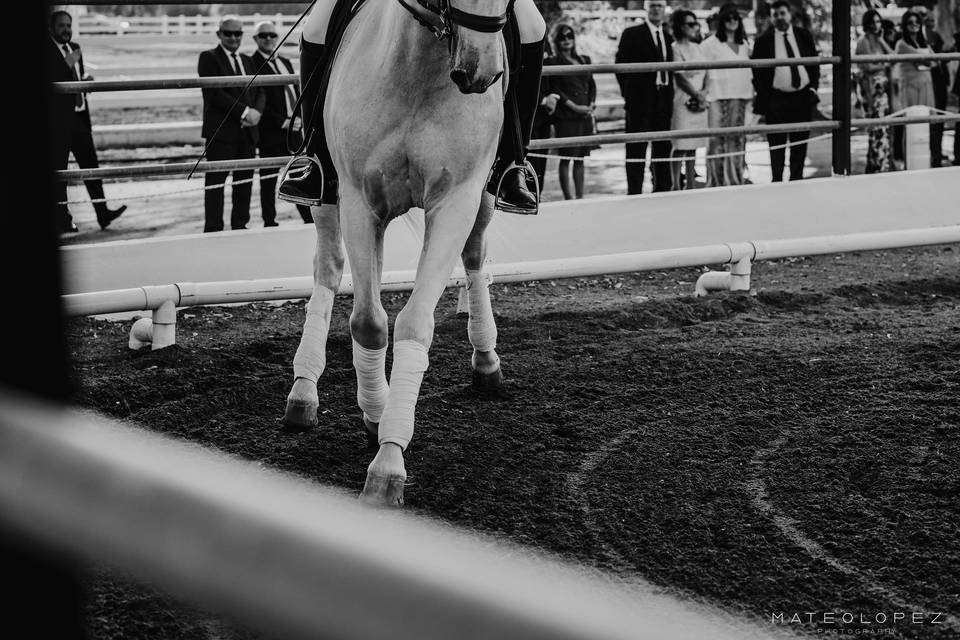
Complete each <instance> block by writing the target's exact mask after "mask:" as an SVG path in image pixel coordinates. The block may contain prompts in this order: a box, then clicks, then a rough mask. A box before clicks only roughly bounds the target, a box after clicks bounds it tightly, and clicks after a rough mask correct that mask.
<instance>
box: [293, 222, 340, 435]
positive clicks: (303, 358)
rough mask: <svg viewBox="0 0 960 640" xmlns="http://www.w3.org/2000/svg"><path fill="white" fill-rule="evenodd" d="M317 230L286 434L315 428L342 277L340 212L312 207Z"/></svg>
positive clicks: (295, 360) (295, 363)
mask: <svg viewBox="0 0 960 640" xmlns="http://www.w3.org/2000/svg"><path fill="white" fill-rule="evenodd" d="M313 222H314V224H315V225H316V227H317V252H316V254H315V255H314V257H313V294H312V295H311V296H310V302H308V303H307V317H306V320H305V321H304V323H303V335H302V336H301V337H300V346H299V347H298V348H297V354H296V355H295V356H294V358H293V377H294V380H293V388H292V389H291V390H290V394H289V395H288V396H287V408H286V412H285V413H284V416H283V428H284V430H286V431H304V430H306V429H309V428H311V427H315V426H316V425H317V407H318V406H319V404H320V401H319V397H318V395H317V381H318V380H319V379H320V375H321V374H322V373H323V369H324V367H325V366H326V361H327V356H326V349H327V332H328V331H329V329H330V314H331V312H332V310H333V298H334V295H335V294H336V292H337V289H339V288H340V278H341V276H342V275H343V250H342V248H341V245H340V208H339V207H337V206H336V205H323V206H321V207H313Z"/></svg>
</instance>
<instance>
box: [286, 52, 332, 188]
mask: <svg viewBox="0 0 960 640" xmlns="http://www.w3.org/2000/svg"><path fill="white" fill-rule="evenodd" d="M325 48H326V47H325V45H322V44H316V43H313V42H309V41H307V40H304V39H303V38H301V39H300V90H301V92H302V94H303V95H302V99H301V111H300V112H301V114H302V116H303V135H304V138H305V139H306V146H305V148H304V155H306V156H307V157H314V158H316V159H318V160H319V161H320V163H321V165H323V171H321V170H320V168H319V167H317V165H316V164H315V163H313V162H310V163H308V164H307V168H306V170H305V171H304V172H303V174H301V175H300V176H298V177H295V178H293V177H288V178H286V179H285V180H284V181H283V182H282V183H281V184H280V188H279V189H278V190H277V197H278V198H280V199H281V200H286V201H287V202H293V203H296V204H303V205H308V206H314V207H316V206H319V205H320V203H321V202H324V203H329V204H336V202H337V181H336V173H335V172H334V171H333V163H332V162H331V161H330V152H329V151H328V150H327V140H326V136H325V135H324V132H323V113H322V111H320V110H318V109H317V106H318V102H319V100H318V98H319V94H320V83H321V80H322V76H323V73H324V69H323V66H324V62H325V58H324V49H325ZM324 176H327V178H326V180H325V179H324Z"/></svg>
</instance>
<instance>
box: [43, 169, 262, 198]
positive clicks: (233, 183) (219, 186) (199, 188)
mask: <svg viewBox="0 0 960 640" xmlns="http://www.w3.org/2000/svg"><path fill="white" fill-rule="evenodd" d="M260 180H261V178H260V176H256V177H253V178H244V179H243V180H234V179H233V177H232V176H231V177H230V181H229V182H224V183H223V184H211V185H202V186H201V185H197V186H196V187H189V188H186V189H177V190H176V191H162V192H160V193H147V194H143V195H140V196H130V197H124V198H123V201H124V202H133V201H135V200H149V199H151V198H163V197H166V196H176V195H180V194H181V193H193V192H195V191H212V190H213V189H226V188H227V186H230V187H235V186H237V185H239V184H246V183H248V182H251V183H252V182H259V181H260ZM113 199H114V200H116V198H113ZM108 200H110V198H90V199H88V200H65V201H62V202H57V203H56V204H58V205H64V204H65V205H71V204H99V203H101V202H107V201H108Z"/></svg>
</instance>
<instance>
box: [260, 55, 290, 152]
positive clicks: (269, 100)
mask: <svg viewBox="0 0 960 640" xmlns="http://www.w3.org/2000/svg"><path fill="white" fill-rule="evenodd" d="M250 59H251V60H252V61H253V68H254V69H259V70H260V75H262V76H265V75H273V69H272V68H271V67H270V65H269V64H267V57H266V56H265V55H263V54H262V53H260V51H259V50H258V51H254V52H253V54H252V55H251V56H250ZM274 62H276V64H277V67H278V68H279V69H280V73H282V74H292V73H293V64H292V63H291V62H290V59H289V58H284V57H283V56H280V55H278V56H276V58H275V59H274ZM287 87H292V88H293V99H292V100H291V105H295V104H296V100H297V98H299V97H300V90H299V88H298V86H297V85H296V84H294V85H287V86H276V87H263V93H264V96H265V98H266V100H265V103H264V107H263V116H262V117H261V118H260V125H259V126H258V127H257V129H259V130H260V142H261V143H262V144H268V145H269V144H275V143H277V142H282V141H284V139H285V135H286V132H285V131H284V129H283V128H282V127H283V123H284V121H286V119H287V118H289V117H290V114H289V113H287V101H286V100H285V99H284V92H285V91H286V89H287Z"/></svg>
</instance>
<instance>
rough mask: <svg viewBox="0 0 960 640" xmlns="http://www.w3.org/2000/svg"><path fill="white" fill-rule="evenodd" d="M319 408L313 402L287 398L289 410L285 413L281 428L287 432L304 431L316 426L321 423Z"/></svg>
mask: <svg viewBox="0 0 960 640" xmlns="http://www.w3.org/2000/svg"><path fill="white" fill-rule="evenodd" d="M317 408H318V406H317V405H316V404H314V403H312V402H303V401H299V400H287V410H286V411H285V412H284V414H283V420H282V421H281V423H280V425H281V426H280V430H281V431H283V432H285V433H303V432H304V431H309V430H310V429H313V428H315V427H316V426H317V424H319V422H318V421H317Z"/></svg>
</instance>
